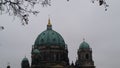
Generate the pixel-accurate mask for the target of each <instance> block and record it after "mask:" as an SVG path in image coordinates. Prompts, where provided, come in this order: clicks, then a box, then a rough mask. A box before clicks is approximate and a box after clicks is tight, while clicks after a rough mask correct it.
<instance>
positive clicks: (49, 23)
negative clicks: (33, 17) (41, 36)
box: [48, 18, 51, 26]
mask: <svg viewBox="0 0 120 68" xmlns="http://www.w3.org/2000/svg"><path fill="white" fill-rule="evenodd" d="M48 25H49V26H50V25H51V22H50V18H49V19H48Z"/></svg>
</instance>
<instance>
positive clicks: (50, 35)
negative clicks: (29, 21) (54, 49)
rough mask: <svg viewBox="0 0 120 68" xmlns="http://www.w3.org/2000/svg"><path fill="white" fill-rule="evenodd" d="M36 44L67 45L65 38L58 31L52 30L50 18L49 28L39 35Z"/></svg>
mask: <svg viewBox="0 0 120 68" xmlns="http://www.w3.org/2000/svg"><path fill="white" fill-rule="evenodd" d="M35 45H37V46H39V45H60V46H65V42H64V39H63V38H62V36H61V35H60V34H59V33H57V32H56V31H54V30H52V25H51V23H50V19H49V20H48V25H47V30H45V31H43V32H42V33H41V34H40V35H38V37H37V39H36V41H35Z"/></svg>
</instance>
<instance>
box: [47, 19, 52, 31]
mask: <svg viewBox="0 0 120 68" xmlns="http://www.w3.org/2000/svg"><path fill="white" fill-rule="evenodd" d="M47 29H48V30H51V29H52V25H51V21H50V18H49V19H48V24H47Z"/></svg>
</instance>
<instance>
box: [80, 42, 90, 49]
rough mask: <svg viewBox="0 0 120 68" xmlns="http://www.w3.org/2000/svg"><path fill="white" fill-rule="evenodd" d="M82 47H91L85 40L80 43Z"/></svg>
mask: <svg viewBox="0 0 120 68" xmlns="http://www.w3.org/2000/svg"><path fill="white" fill-rule="evenodd" d="M79 48H80V49H86V48H90V46H89V44H88V43H87V42H85V41H83V42H82V43H81V44H80V47H79Z"/></svg>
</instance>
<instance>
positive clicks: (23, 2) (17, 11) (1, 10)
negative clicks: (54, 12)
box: [0, 0, 51, 25]
mask: <svg viewBox="0 0 120 68" xmlns="http://www.w3.org/2000/svg"><path fill="white" fill-rule="evenodd" d="M50 1H51V0H0V14H6V13H8V14H9V15H13V16H17V17H19V18H20V19H21V21H22V22H21V23H22V25H25V24H28V21H29V19H28V17H29V14H34V15H36V14H38V13H39V11H34V10H32V8H28V7H29V6H30V7H34V5H36V4H41V5H43V6H50Z"/></svg>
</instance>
